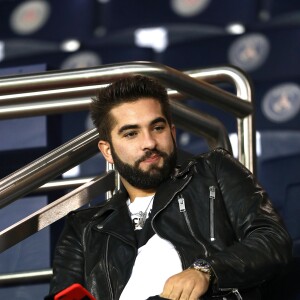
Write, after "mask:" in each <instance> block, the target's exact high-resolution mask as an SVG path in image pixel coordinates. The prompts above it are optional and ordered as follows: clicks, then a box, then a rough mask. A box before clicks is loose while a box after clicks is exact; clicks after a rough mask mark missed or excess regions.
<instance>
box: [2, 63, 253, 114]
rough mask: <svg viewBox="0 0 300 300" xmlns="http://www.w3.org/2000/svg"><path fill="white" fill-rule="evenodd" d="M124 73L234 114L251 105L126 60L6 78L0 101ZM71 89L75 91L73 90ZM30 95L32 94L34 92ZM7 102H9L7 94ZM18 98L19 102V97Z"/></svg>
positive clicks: (170, 71)
mask: <svg viewBox="0 0 300 300" xmlns="http://www.w3.org/2000/svg"><path fill="white" fill-rule="evenodd" d="M126 74H143V75H148V76H153V77H156V78H157V79H159V80H160V81H161V82H162V83H164V84H165V85H167V86H168V87H170V88H173V89H175V90H177V91H179V92H181V93H184V94H185V95H188V96H190V97H192V98H199V99H201V101H206V102H209V103H210V104H212V105H215V106H217V107H219V108H222V109H224V110H225V111H228V112H231V113H233V114H234V115H235V116H238V117H245V116H246V115H248V114H249V113H251V112H252V106H251V104H249V103H247V102H245V101H242V100H240V99H238V98H237V97H235V96H233V95H232V94H230V93H227V92H224V91H223V90H221V89H219V88H217V87H215V86H212V85H209V84H208V83H206V82H205V81H203V82H202V83H201V85H199V82H198V81H197V80H195V79H193V78H191V77H190V76H188V75H186V74H185V73H183V72H181V71H178V70H176V69H173V68H171V67H168V66H165V65H162V64H158V63H153V62H128V63H122V64H114V65H106V66H102V67H94V68H87V69H81V70H75V71H74V70H65V71H55V72H44V73H39V74H33V75H21V76H10V77H6V78H3V79H0V94H1V95H3V96H1V97H0V103H1V102H2V103H4V104H5V103H7V98H5V95H7V94H10V95H14V94H16V93H15V91H16V90H17V91H18V93H20V92H23V93H26V92H27V93H32V92H37V91H46V90H52V91H53V90H54V89H61V91H60V93H63V92H64V91H65V90H66V89H68V88H71V87H78V86H85V87H87V86H90V85H95V84H97V85H99V84H100V83H108V82H111V81H113V80H115V79H117V78H120V77H123V76H124V75H126ZM74 92H75V93H76V91H74ZM77 92H78V90H77ZM46 94H47V93H46ZM30 95H31V96H32V97H36V96H38V93H34V94H30ZM52 96H54V94H52ZM5 100H6V101H5ZM10 101H12V98H11V97H10ZM18 101H20V98H19V99H18Z"/></svg>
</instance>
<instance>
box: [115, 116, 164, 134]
mask: <svg viewBox="0 0 300 300" xmlns="http://www.w3.org/2000/svg"><path fill="white" fill-rule="evenodd" d="M157 123H164V124H167V120H166V119H165V118H163V117H158V118H155V119H154V120H152V121H151V122H150V125H155V124H157ZM138 128H140V126H139V125H137V124H128V125H124V126H122V127H121V128H120V129H119V130H118V134H122V133H123V132H124V131H126V130H130V129H138Z"/></svg>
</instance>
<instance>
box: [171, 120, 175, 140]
mask: <svg viewBox="0 0 300 300" xmlns="http://www.w3.org/2000/svg"><path fill="white" fill-rule="evenodd" d="M171 133H172V136H173V138H174V141H175V142H176V127H175V125H174V124H172V125H171Z"/></svg>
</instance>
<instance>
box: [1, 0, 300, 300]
mask: <svg viewBox="0 0 300 300" xmlns="http://www.w3.org/2000/svg"><path fill="white" fill-rule="evenodd" d="M129 61H153V62H158V63H161V64H165V65H167V66H170V67H173V68H176V69H179V70H191V69H201V68H207V67H214V66H221V65H233V66H235V67H238V68H240V69H241V70H243V71H244V72H246V73H247V74H248V76H249V79H250V80H251V82H252V86H253V95H254V96H253V101H254V108H255V127H256V131H257V134H256V136H257V140H256V144H257V176H258V180H259V181H260V182H261V184H262V185H263V186H264V187H265V189H266V190H267V192H268V193H269V194H270V196H271V198H272V200H273V202H274V204H275V206H276V208H277V209H278V211H279V213H280V214H281V216H282V217H283V219H284V222H285V223H286V226H287V228H288V230H289V232H290V234H291V236H292V238H293V240H294V255H295V257H299V256H300V217H299V216H300V199H299V197H300V196H299V195H300V176H299V173H298V169H299V167H300V131H299V129H300V1H299V0H226V1H224V0H222V1H220V0H63V1H61V0H48V1H46V0H26V1H24V0H0V76H8V75H16V74H26V73H38V72H44V71H53V70H66V69H75V68H87V67H95V66H100V65H106V64H114V63H119V62H129ZM233 92H234V91H233ZM186 104H188V105H190V106H191V107H194V108H195V109H200V110H202V111H205V112H207V113H210V114H213V115H214V116H216V117H217V118H219V119H220V120H221V121H222V122H223V123H224V125H225V126H226V128H227V130H228V132H229V134H230V138H231V141H232V145H233V148H234V152H235V154H236V151H235V145H236V120H235V119H234V118H233V117H232V116H230V115H227V114H226V113H223V112H220V111H218V110H216V109H213V108H211V107H209V105H205V104H199V103H198V102H197V103H195V102H194V101H193V100H192V99H191V100H187V101H186ZM0 109H1V107H0ZM91 127H92V125H91V122H90V118H89V115H88V112H87V111H79V112H73V113H66V114H61V115H51V116H39V117H29V118H18V119H10V120H0V177H1V178H2V177H4V176H6V175H8V174H10V173H11V172H13V171H15V170H17V169H18V168H20V167H22V166H24V165H25V164H27V163H28V162H31V161H33V160H34V159H36V158H38V157H40V156H41V155H43V154H45V153H47V152H48V151H50V150H52V149H53V148H55V147H57V146H59V145H61V144H62V143H64V142H66V141H68V140H70V139H71V138H73V137H75V136H77V135H78V134H80V133H82V132H83V131H85V130H87V129H90V128H91ZM178 145H179V147H180V148H182V149H184V150H186V151H188V152H191V153H193V154H197V153H200V152H203V151H206V150H207V145H206V143H205V142H204V141H201V140H199V138H196V137H193V136H192V135H191V134H189V133H188V132H184V131H183V130H178ZM104 169H105V164H104V161H103V159H102V158H101V157H100V155H99V156H97V157H95V158H93V159H91V160H89V161H87V162H86V163H84V164H82V165H80V166H78V168H75V169H73V170H72V171H70V172H68V173H67V174H65V175H64V176H65V177H72V176H94V175H97V174H99V173H100V172H101V171H104ZM57 196H58V195H56V194H53V195H50V196H46V195H35V196H30V197H26V202H25V201H23V200H22V199H21V200H18V201H16V202H15V203H14V204H13V205H10V206H9V207H5V208H4V209H1V210H0V227H1V230H2V229H3V228H6V227H7V226H8V225H10V224H12V223H13V222H15V221H17V220H19V219H21V218H22V217H24V216H26V215H28V214H29V213H31V212H33V211H35V210H37V209H38V208H40V207H43V206H44V205H45V204H46V203H49V202H50V201H52V199H56V198H57ZM60 229H61V224H57V225H56V229H44V230H42V231H41V232H40V233H38V234H37V235H34V236H32V237H31V238H28V239H26V240H25V241H24V242H22V243H20V244H18V245H16V246H14V247H13V248H11V249H9V250H7V251H5V252H4V253H2V254H0V273H1V274H2V273H12V272H20V271H27V270H35V269H43V268H44V269H45V268H50V264H51V263H50V262H51V260H52V250H53V247H54V245H55V241H56V239H57V234H58V232H59V231H60ZM47 291H48V283H39V284H33V283H29V284H23V285H21V286H17V287H16V286H8V287H7V286H6V287H1V289H0V298H1V299H6V298H7V297H8V296H9V297H10V298H11V299H42V298H43V296H44V295H45V294H46V293H47ZM296 297H297V296H292V295H290V296H289V298H288V297H287V296H286V298H283V299H296ZM297 299H300V298H297Z"/></svg>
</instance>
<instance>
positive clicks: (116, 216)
mask: <svg viewBox="0 0 300 300" xmlns="http://www.w3.org/2000/svg"><path fill="white" fill-rule="evenodd" d="M126 201H127V194H126V193H124V192H118V193H117V194H116V195H115V196H113V198H112V199H111V200H109V201H108V202H107V204H106V205H105V206H104V207H103V208H102V209H101V210H100V212H99V213H98V214H96V215H95V216H94V217H93V221H92V222H93V225H92V227H93V228H94V229H96V230H98V231H101V232H105V233H108V234H110V235H113V236H115V237H117V238H119V239H120V240H123V241H124V242H125V243H128V244H130V245H132V246H134V247H136V239H135V234H134V228H133V224H132V221H131V218H130V216H129V212H128V207H127V203H126Z"/></svg>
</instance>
